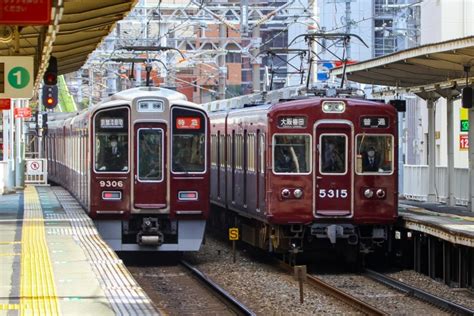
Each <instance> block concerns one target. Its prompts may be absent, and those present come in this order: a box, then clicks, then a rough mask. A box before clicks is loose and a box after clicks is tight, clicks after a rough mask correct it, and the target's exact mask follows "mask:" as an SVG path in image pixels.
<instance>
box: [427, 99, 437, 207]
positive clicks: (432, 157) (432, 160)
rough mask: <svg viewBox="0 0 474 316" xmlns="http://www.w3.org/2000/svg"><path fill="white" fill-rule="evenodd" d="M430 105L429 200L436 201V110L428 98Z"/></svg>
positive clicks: (428, 105)
mask: <svg viewBox="0 0 474 316" xmlns="http://www.w3.org/2000/svg"><path fill="white" fill-rule="evenodd" d="M427 107H428V202H436V186H435V181H436V179H435V172H436V154H435V130H436V129H435V128H436V127H435V111H434V101H433V99H428V100H427Z"/></svg>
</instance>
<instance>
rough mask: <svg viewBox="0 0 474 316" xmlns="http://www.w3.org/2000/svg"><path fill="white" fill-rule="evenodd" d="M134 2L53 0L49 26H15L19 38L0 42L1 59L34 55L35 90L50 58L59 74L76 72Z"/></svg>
mask: <svg viewBox="0 0 474 316" xmlns="http://www.w3.org/2000/svg"><path fill="white" fill-rule="evenodd" d="M136 2H137V0H65V1H61V0H53V7H52V14H51V23H50V25H47V26H20V27H18V28H17V32H18V33H17V34H18V36H15V37H14V38H13V40H11V41H8V42H1V41H0V56H14V55H16V56H34V66H35V79H36V80H35V88H38V86H39V83H40V81H41V80H42V76H43V73H44V71H45V70H46V68H47V66H48V62H49V58H50V56H51V55H53V56H54V57H56V58H57V61H58V74H66V73H69V72H73V71H76V70H78V69H79V68H81V67H82V66H83V65H84V63H85V62H86V60H87V58H88V56H89V54H90V53H91V52H92V51H93V50H95V48H96V47H97V46H98V45H99V43H101V41H102V40H103V39H104V37H105V36H107V35H108V34H109V33H110V31H111V29H112V27H113V26H114V25H115V23H116V22H117V21H119V20H121V19H123V18H124V17H125V16H126V15H127V14H128V13H129V12H130V10H131V9H132V8H133V6H134V5H135V4H136Z"/></svg>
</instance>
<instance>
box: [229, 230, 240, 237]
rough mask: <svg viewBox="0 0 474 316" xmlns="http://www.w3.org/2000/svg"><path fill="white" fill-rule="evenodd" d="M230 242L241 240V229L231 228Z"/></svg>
mask: <svg viewBox="0 0 474 316" xmlns="http://www.w3.org/2000/svg"><path fill="white" fill-rule="evenodd" d="M229 240H239V229H238V228H237V227H232V228H229Z"/></svg>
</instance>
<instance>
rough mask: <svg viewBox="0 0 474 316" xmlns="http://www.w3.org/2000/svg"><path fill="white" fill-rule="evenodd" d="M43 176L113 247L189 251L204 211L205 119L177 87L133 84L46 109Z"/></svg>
mask: <svg viewBox="0 0 474 316" xmlns="http://www.w3.org/2000/svg"><path fill="white" fill-rule="evenodd" d="M48 120H49V122H48V132H47V135H46V137H45V152H46V157H47V159H48V170H49V178H50V179H51V180H52V181H54V182H56V183H58V184H61V185H62V186H64V187H65V188H67V189H68V190H69V191H70V192H71V193H72V194H73V195H74V196H75V197H76V198H77V199H78V200H79V201H80V203H81V204H82V206H83V207H84V208H85V209H86V210H87V211H88V214H89V216H90V217H91V218H93V219H94V221H95V224H96V226H97V229H98V230H99V232H100V234H101V235H102V237H103V238H104V239H105V240H106V241H107V242H108V243H109V244H110V245H111V247H112V248H113V249H115V250H122V251H136V250H155V251H195V250H198V249H199V248H200V245H201V243H202V240H203V236H204V229H205V224H206V219H207V217H208V213H209V181H210V180H209V159H208V156H209V146H208V143H209V128H208V126H209V119H208V117H207V114H206V113H205V111H203V110H202V109H201V108H199V107H198V106H196V105H195V104H193V103H191V102H187V101H186V97H185V96H184V95H183V94H181V93H178V92H175V91H172V90H167V89H162V88H152V87H147V88H135V89H130V90H126V91H122V92H120V93H117V94H115V95H113V96H111V97H110V98H108V99H107V100H105V101H103V102H101V103H100V104H98V105H96V106H94V107H92V108H91V109H89V110H86V111H83V112H81V113H78V114H71V115H67V116H66V117H64V115H62V116H61V115H58V116H56V117H55V116H54V114H53V113H50V115H49V117H48Z"/></svg>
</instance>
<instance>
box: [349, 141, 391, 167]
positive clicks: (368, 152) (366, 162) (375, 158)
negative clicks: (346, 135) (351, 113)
mask: <svg viewBox="0 0 474 316" xmlns="http://www.w3.org/2000/svg"><path fill="white" fill-rule="evenodd" d="M356 145H357V151H356V161H357V164H356V171H357V173H358V174H366V173H377V174H391V173H392V172H393V136H392V135H373V134H372V135H367V134H361V135H357V137H356Z"/></svg>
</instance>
